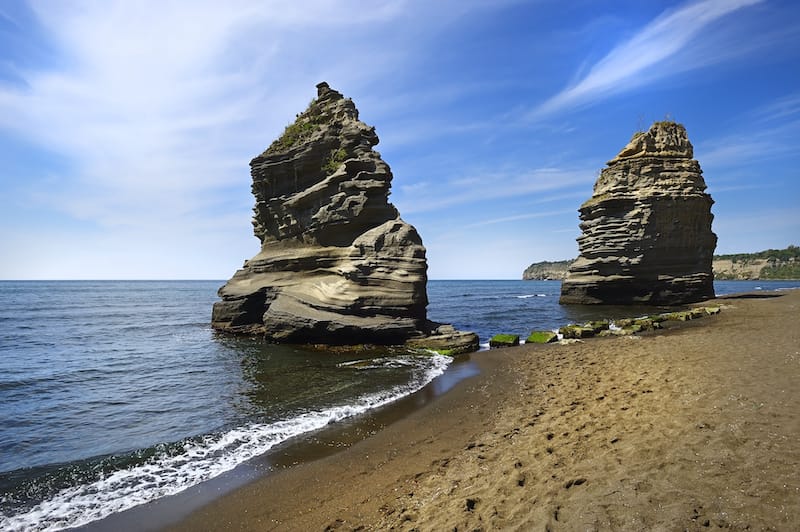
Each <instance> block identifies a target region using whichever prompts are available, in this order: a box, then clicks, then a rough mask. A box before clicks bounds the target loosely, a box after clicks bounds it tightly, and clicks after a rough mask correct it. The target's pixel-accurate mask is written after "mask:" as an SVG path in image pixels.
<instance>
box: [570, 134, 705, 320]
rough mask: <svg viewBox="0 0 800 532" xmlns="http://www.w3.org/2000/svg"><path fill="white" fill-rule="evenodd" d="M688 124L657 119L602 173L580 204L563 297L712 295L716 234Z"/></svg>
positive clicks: (679, 300) (686, 298) (666, 299)
mask: <svg viewBox="0 0 800 532" xmlns="http://www.w3.org/2000/svg"><path fill="white" fill-rule="evenodd" d="M693 156H694V154H693V148H692V144H691V143H690V142H689V138H688V136H687V134H686V129H685V128H684V127H683V126H682V125H680V124H676V123H674V122H669V121H667V122H656V123H655V124H653V126H652V127H651V128H650V130H649V131H647V132H640V133H636V134H635V135H634V136H633V138H632V139H631V141H630V143H628V145H627V146H625V148H623V149H622V151H621V152H620V153H619V154H618V155H617V156H616V157H615V158H614V159H612V160H611V161H609V162H608V166H607V167H606V168H605V169H604V170H603V171H602V172H601V174H600V177H599V178H598V179H597V182H596V183H595V185H594V192H593V194H592V197H591V198H589V200H588V201H586V202H585V203H584V204H583V205H582V206H581V208H580V218H581V224H580V228H581V231H582V234H581V236H580V237H579V238H578V247H579V251H580V256H579V257H578V258H577V260H575V262H574V263H573V264H572V265H571V266H570V268H569V272H568V274H567V278H566V279H565V280H564V282H563V283H562V285H561V302H562V303H579V304H595V303H604V304H630V303H650V304H665V305H677V304H683V303H690V302H695V301H701V300H704V299H708V298H712V297H714V285H713V273H712V268H711V261H712V257H713V255H714V248H715V247H716V243H717V237H716V235H715V234H714V233H713V232H711V221H712V219H713V215H712V214H711V205H712V204H713V203H714V202H713V200H712V199H711V196H709V195H708V194H707V193H705V189H706V184H705V181H704V180H703V176H702V171H701V169H700V164H699V163H698V162H697V161H696V160H695V159H693Z"/></svg>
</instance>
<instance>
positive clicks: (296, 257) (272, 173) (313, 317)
mask: <svg viewBox="0 0 800 532" xmlns="http://www.w3.org/2000/svg"><path fill="white" fill-rule="evenodd" d="M317 91H318V93H317V98H316V99H315V100H313V101H312V102H311V104H310V105H309V107H308V109H306V110H305V111H304V112H303V113H301V114H300V115H298V116H297V120H296V121H295V122H294V123H293V124H291V125H289V126H288V127H287V128H286V130H285V132H284V133H283V135H282V136H281V137H280V138H278V139H277V140H275V141H274V142H273V143H272V144H271V145H270V146H269V148H268V149H267V150H266V151H265V152H264V153H262V154H261V155H259V156H257V157H256V158H254V159H253V160H252V161H251V162H250V168H251V172H250V173H251V175H252V178H253V185H252V191H253V195H254V196H255V199H256V205H255V208H254V212H255V216H254V218H253V226H254V229H255V235H256V236H257V237H258V238H259V240H260V241H261V251H260V252H259V253H258V254H257V255H256V256H255V257H253V258H252V259H250V260H248V261H246V262H245V264H244V267H243V268H242V269H240V270H238V271H237V272H236V273H235V274H234V276H233V278H231V279H230V280H229V281H228V282H227V284H225V286H223V287H222V288H220V290H219V296H220V297H221V298H222V301H219V302H217V303H215V304H214V310H213V314H212V326H213V327H214V328H215V329H218V330H222V331H228V332H234V333H243V334H258V335H264V336H265V337H267V338H268V339H270V340H272V341H276V342H289V343H316V344H340V345H341V344H344V345H355V344H363V343H369V344H381V345H397V344H412V345H421V346H428V347H433V348H448V349H451V350H457V351H468V350H474V349H477V343H478V338H477V336H476V335H474V334H472V333H460V332H458V331H455V330H454V329H453V328H452V327H451V326H447V325H441V324H437V323H432V322H429V321H428V320H427V317H426V313H427V305H428V298H427V292H426V284H427V268H428V266H427V262H426V258H425V248H424V247H423V245H422V240H421V238H420V236H419V234H418V233H417V231H416V229H414V227H412V226H411V225H409V224H407V223H406V222H404V221H403V220H402V219H400V215H399V213H398V212H397V209H395V207H394V206H393V205H392V204H391V203H389V201H388V196H389V188H390V185H391V180H392V173H391V170H390V169H389V166H388V165H387V164H386V163H385V162H384V161H383V160H382V159H381V156H380V154H379V153H378V152H377V151H375V150H374V149H373V146H375V145H376V144H378V136H377V135H376V134H375V129H374V128H373V127H370V126H368V125H367V124H365V123H363V122H361V121H360V120H359V119H358V110H357V109H356V107H355V105H354V104H353V102H352V101H351V100H350V99H346V98H344V97H343V96H342V95H341V94H340V93H339V92H337V91H335V90H333V89H331V88H330V87H329V86H328V84H327V83H324V82H323V83H320V84H319V85H317Z"/></svg>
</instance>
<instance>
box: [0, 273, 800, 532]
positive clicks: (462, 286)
mask: <svg viewBox="0 0 800 532" xmlns="http://www.w3.org/2000/svg"><path fill="white" fill-rule="evenodd" d="M221 284H222V282H220V281H53V282H43V281H2V282H0V529H2V530H58V529H63V528H69V527H75V526H80V525H84V524H87V523H90V522H92V521H95V520H97V519H102V518H104V517H107V516H109V515H111V514H114V513H116V512H120V511H123V510H126V509H128V508H132V507H134V506H136V505H139V504H143V503H146V502H149V501H153V500H155V499H158V498H161V497H165V496H168V495H172V494H175V493H179V492H181V491H182V490H184V489H186V488H188V487H190V486H194V485H196V484H199V483H201V482H204V481H206V480H209V479H212V478H214V477H217V476H218V475H220V474H222V473H224V472H226V471H230V470H232V469H234V468H236V467H237V466H239V465H240V464H243V463H245V462H247V461H248V460H250V459H251V458H254V457H256V456H259V455H263V454H264V453H266V452H268V451H269V450H270V449H272V448H273V447H275V446H276V445H278V444H280V443H282V442H286V441H289V440H291V439H292V438H294V437H297V436H299V435H303V434H308V433H310V432H312V431H315V430H319V429H321V428H324V427H326V426H328V425H330V424H331V423H336V422H337V421H341V420H344V419H349V418H353V417H354V416H358V415H359V414H361V413H364V412H366V411H368V410H371V409H375V408H380V407H381V406H383V405H386V404H388V403H390V402H393V401H395V400H397V399H399V398H401V397H404V396H407V395H409V394H413V393H415V392H417V391H418V390H420V389H421V388H423V387H424V386H426V385H427V384H428V383H430V382H431V381H434V380H435V379H436V378H437V377H439V376H441V375H442V374H443V373H444V372H446V371H447V368H448V366H449V365H450V364H451V362H452V359H451V358H450V357H445V356H441V355H431V354H429V353H412V352H407V351H397V350H395V351H387V350H382V351H375V352H362V353H357V354H355V353H350V354H343V353H338V354H337V353H330V352H321V351H313V350H308V349H303V348H300V347H292V346H278V345H273V344H269V343H266V342H264V341H263V340H260V339H250V338H235V337H230V336H226V335H220V334H216V333H214V331H212V330H211V328H210V326H209V318H210V312H211V306H212V304H213V302H214V301H215V300H216V299H217V296H216V290H217V288H218V287H219V286H220V285H221ZM797 286H800V283H796V282H795V283H791V282H759V283H749V284H748V283H742V282H727V283H725V282H723V283H717V285H716V287H717V292H718V294H724V293H731V292H738V291H744V290H753V289H757V288H762V289H775V288H782V287H787V288H788V287H797ZM559 291H560V283H559V282H555V281H431V282H430V283H429V285H428V296H429V299H430V305H429V309H428V314H429V318H430V319H432V320H435V321H441V322H447V323H452V324H454V325H455V326H456V327H457V328H459V329H461V330H472V331H475V332H477V333H478V334H479V335H480V337H481V342H482V344H483V345H486V343H487V342H488V339H489V337H490V336H491V335H493V334H496V333H500V332H503V333H514V334H519V335H520V336H522V337H523V338H524V336H525V335H527V333H528V332H529V331H531V330H534V329H553V328H556V327H558V326H560V325H563V324H565V323H568V322H580V321H583V320H588V319H594V318H598V317H615V315H616V316H622V315H630V313H631V312H632V309H630V308H607V307H606V308H598V307H575V306H560V305H558V295H559ZM642 312H644V309H643V310H642ZM477 356H479V355H477Z"/></svg>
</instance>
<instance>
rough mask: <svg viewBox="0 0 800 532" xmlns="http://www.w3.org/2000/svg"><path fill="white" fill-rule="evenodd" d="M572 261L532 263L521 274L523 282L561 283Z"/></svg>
mask: <svg viewBox="0 0 800 532" xmlns="http://www.w3.org/2000/svg"><path fill="white" fill-rule="evenodd" d="M573 262H574V261H572V260H557V261H552V262H551V261H544V262H534V263H533V264H531V265H530V266H528V267H527V268H525V271H524V272H522V280H523V281H551V280H559V281H563V280H564V278H566V276H567V270H569V267H570V265H571V264H572V263H573Z"/></svg>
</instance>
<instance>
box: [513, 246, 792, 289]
mask: <svg viewBox="0 0 800 532" xmlns="http://www.w3.org/2000/svg"><path fill="white" fill-rule="evenodd" d="M573 261H574V260H560V261H542V262H534V263H533V264H531V265H530V266H528V267H527V268H526V269H525V271H524V272H522V279H523V280H525V281H547V280H563V279H564V278H565V277H566V276H567V271H568V270H569V267H570V265H571V264H572V263H573ZM713 269H714V279H716V280H718V281H758V280H769V279H774V280H798V279H800V247H798V246H795V245H790V246H788V247H786V248H784V249H767V250H764V251H758V252H756V253H737V254H730V255H714V262H713Z"/></svg>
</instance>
